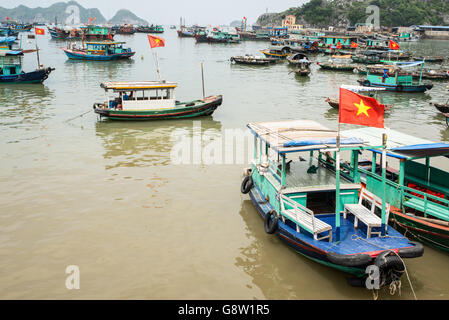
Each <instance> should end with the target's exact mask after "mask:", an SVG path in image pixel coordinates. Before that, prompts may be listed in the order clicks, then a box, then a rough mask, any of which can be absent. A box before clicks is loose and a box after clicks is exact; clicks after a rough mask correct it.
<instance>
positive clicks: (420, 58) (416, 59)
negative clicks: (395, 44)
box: [413, 56, 446, 63]
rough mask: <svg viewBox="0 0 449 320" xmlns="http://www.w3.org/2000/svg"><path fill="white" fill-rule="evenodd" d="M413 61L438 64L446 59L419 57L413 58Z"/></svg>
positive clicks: (440, 57)
mask: <svg viewBox="0 0 449 320" xmlns="http://www.w3.org/2000/svg"><path fill="white" fill-rule="evenodd" d="M413 60H415V61H423V60H425V61H426V62H433V63H440V62H444V61H445V60H446V58H445V57H442V56H420V57H413Z"/></svg>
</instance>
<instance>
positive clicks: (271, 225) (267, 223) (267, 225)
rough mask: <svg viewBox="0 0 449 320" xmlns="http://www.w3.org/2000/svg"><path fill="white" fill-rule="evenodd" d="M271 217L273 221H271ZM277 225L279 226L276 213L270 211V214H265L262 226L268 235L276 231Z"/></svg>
mask: <svg viewBox="0 0 449 320" xmlns="http://www.w3.org/2000/svg"><path fill="white" fill-rule="evenodd" d="M271 216H273V219H271ZM278 224H279V218H278V215H277V213H276V211H274V210H271V211H270V212H267V213H266V214H265V218H264V224H263V226H264V229H265V232H266V233H268V234H273V233H275V232H276V230H277V229H278Z"/></svg>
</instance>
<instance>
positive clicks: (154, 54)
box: [151, 48, 161, 81]
mask: <svg viewBox="0 0 449 320" xmlns="http://www.w3.org/2000/svg"><path fill="white" fill-rule="evenodd" d="M151 53H152V54H153V61H154V65H155V67H156V73H157V79H158V80H159V81H161V72H160V70H159V61H158V59H157V53H156V52H155V51H154V50H153V48H151Z"/></svg>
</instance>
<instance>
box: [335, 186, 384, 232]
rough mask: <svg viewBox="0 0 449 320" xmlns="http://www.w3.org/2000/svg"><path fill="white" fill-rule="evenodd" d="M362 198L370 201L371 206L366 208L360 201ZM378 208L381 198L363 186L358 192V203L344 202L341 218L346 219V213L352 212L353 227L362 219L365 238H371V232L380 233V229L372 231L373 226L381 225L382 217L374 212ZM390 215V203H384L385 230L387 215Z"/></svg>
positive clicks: (380, 204) (380, 206)
mask: <svg viewBox="0 0 449 320" xmlns="http://www.w3.org/2000/svg"><path fill="white" fill-rule="evenodd" d="M363 200H366V201H367V202H369V203H371V208H370V209H368V208H366V207H365V206H364V205H363V204H362V202H363ZM376 207H377V208H379V209H380V210H382V200H381V199H380V198H379V197H378V196H376V195H374V194H372V193H371V192H369V191H368V190H366V189H365V188H363V189H362V190H361V192H360V198H359V203H358V204H345V207H344V211H343V218H344V219H346V216H347V214H348V213H352V214H353V215H354V228H357V227H358V222H359V220H360V221H362V222H363V223H364V224H366V226H367V228H368V230H367V238H371V235H372V234H378V235H379V236H380V235H381V231H376V232H374V231H372V229H373V228H376V227H381V226H382V219H381V218H380V217H379V216H377V215H376V214H375V213H374V210H375V209H376ZM389 215H390V205H389V204H388V203H385V221H386V226H385V231H386V229H387V226H388V217H389Z"/></svg>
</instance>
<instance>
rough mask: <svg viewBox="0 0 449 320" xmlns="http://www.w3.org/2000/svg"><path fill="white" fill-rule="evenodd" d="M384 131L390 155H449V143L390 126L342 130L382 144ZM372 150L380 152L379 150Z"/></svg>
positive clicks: (409, 157) (401, 157)
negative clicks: (403, 131)
mask: <svg viewBox="0 0 449 320" xmlns="http://www.w3.org/2000/svg"><path fill="white" fill-rule="evenodd" d="M383 133H386V134H387V154H388V156H390V157H394V158H398V159H406V160H411V159H416V158H426V157H438V156H448V155H449V144H448V143H436V142H433V141H429V140H426V139H422V138H418V137H415V136H412V135H409V134H406V133H402V132H399V131H396V130H393V129H389V128H386V129H382V128H374V127H364V128H359V129H351V130H344V131H342V132H341V134H342V135H345V136H356V137H359V138H361V139H363V140H365V141H367V142H369V144H370V145H378V144H382V134H383ZM372 151H374V152H379V151H378V150H372Z"/></svg>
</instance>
